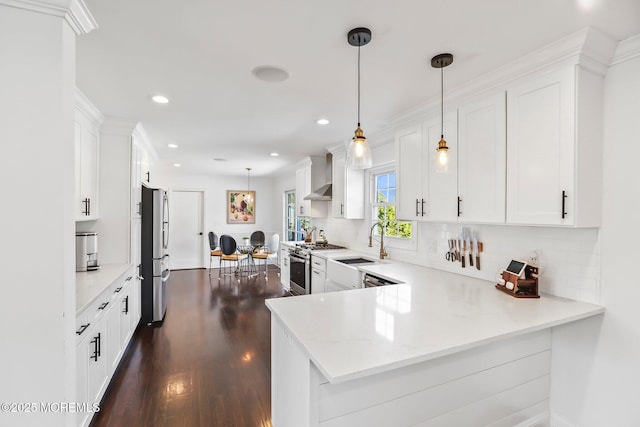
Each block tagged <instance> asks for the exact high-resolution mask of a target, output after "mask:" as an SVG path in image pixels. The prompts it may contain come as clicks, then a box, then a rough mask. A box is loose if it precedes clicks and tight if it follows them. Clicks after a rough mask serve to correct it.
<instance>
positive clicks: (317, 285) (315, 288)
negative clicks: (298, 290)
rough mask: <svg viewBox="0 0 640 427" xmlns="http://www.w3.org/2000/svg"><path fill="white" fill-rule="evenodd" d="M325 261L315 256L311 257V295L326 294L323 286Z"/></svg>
mask: <svg viewBox="0 0 640 427" xmlns="http://www.w3.org/2000/svg"><path fill="white" fill-rule="evenodd" d="M326 271H327V260H326V259H324V258H319V257H317V256H313V255H312V256H311V293H312V294H322V293H325V292H327V287H326V284H325V281H326V278H327V273H326Z"/></svg>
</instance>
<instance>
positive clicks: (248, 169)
mask: <svg viewBox="0 0 640 427" xmlns="http://www.w3.org/2000/svg"><path fill="white" fill-rule="evenodd" d="M246 169H247V195H246V196H245V198H244V200H245V201H246V202H247V203H251V202H253V197H251V168H246Z"/></svg>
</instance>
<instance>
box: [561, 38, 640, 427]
mask: <svg viewBox="0 0 640 427" xmlns="http://www.w3.org/2000/svg"><path fill="white" fill-rule="evenodd" d="M639 100H640V35H638V36H636V37H634V38H632V39H629V40H627V41H624V42H622V43H620V45H619V47H618V50H617V53H616V59H614V62H613V65H612V66H611V67H610V68H609V71H608V73H607V78H606V82H605V121H604V124H605V129H604V130H605V132H604V135H605V150H604V182H603V184H604V186H603V188H604V193H603V220H602V227H601V228H600V233H601V240H602V247H601V282H602V285H601V286H602V292H601V303H602V305H604V306H605V308H606V312H605V315H604V317H603V318H602V319H601V321H600V322H597V321H591V322H586V323H581V324H580V328H573V329H572V330H566V329H564V328H562V329H559V330H558V331H557V333H556V334H555V335H556V336H555V337H554V346H556V342H557V343H562V342H564V343H565V345H564V346H563V347H561V348H558V351H554V358H553V363H554V365H555V367H559V368H560V369H557V370H558V371H559V372H562V373H563V375H561V376H558V377H556V378H555V381H554V382H553V383H552V408H551V409H552V412H553V413H554V415H555V416H556V417H557V418H558V419H563V420H566V421H568V422H567V423H566V424H558V425H561V426H564V425H567V426H569V425H576V426H584V427H590V426H593V427H599V426H616V427H625V426H638V425H640V405H638V396H640V326H639V325H640V310H639V309H638V301H640V283H639V282H640V280H639V279H638V275H637V274H636V273H634V270H633V268H632V267H634V266H635V265H636V263H637V262H638V260H639V259H640V244H639V241H640V233H639V232H638V230H637V229H636V228H634V227H635V224H637V222H638V212H640V192H639V190H638V187H637V186H638V179H637V178H635V177H634V175H633V174H634V173H635V172H636V171H637V170H638V158H640V102H639ZM593 343H597V345H593ZM554 348H555V347H554Z"/></svg>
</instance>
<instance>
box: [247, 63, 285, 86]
mask: <svg viewBox="0 0 640 427" xmlns="http://www.w3.org/2000/svg"><path fill="white" fill-rule="evenodd" d="M251 74H253V75H254V76H255V78H257V79H259V80H262V81H263V82H271V83H277V82H283V81H285V80H287V79H288V78H289V73H288V72H287V71H286V70H283V69H282V68H278V67H273V66H271V65H262V66H260V67H256V68H254V69H253V70H251Z"/></svg>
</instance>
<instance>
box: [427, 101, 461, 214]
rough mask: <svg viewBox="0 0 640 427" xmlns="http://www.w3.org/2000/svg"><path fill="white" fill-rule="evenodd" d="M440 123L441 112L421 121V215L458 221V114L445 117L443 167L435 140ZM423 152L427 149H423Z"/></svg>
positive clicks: (452, 113)
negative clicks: (422, 211) (446, 151)
mask: <svg viewBox="0 0 640 427" xmlns="http://www.w3.org/2000/svg"><path fill="white" fill-rule="evenodd" d="M442 129H443V123H442V119H441V118H440V115H439V114H438V115H437V117H436V116H434V117H433V118H431V119H429V120H427V121H426V122H424V123H423V127H422V138H423V145H422V149H423V154H422V157H423V158H424V159H425V163H424V164H423V165H422V168H423V179H424V173H425V172H426V173H427V176H426V182H423V183H422V186H423V189H424V188H425V187H426V188H427V192H426V195H425V198H426V199H427V202H426V203H425V207H424V218H425V219H426V220H427V221H457V218H458V210H457V209H458V208H457V206H458V200H457V193H458V115H457V112H455V111H454V112H451V113H447V114H445V116H444V139H445V140H446V141H447V147H449V151H448V161H447V163H446V164H445V165H444V166H441V165H440V164H439V162H438V152H437V151H436V150H437V148H438V142H440V139H441V136H442ZM425 151H426V152H425Z"/></svg>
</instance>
